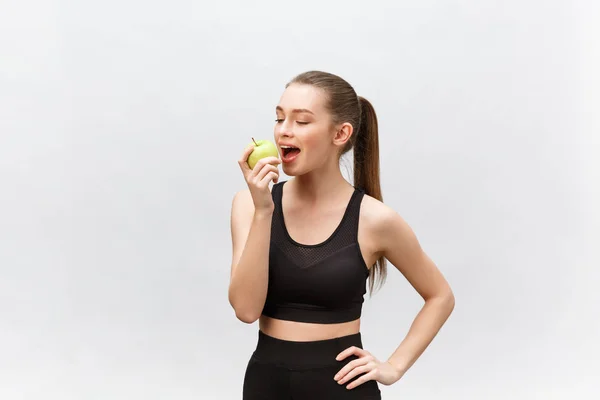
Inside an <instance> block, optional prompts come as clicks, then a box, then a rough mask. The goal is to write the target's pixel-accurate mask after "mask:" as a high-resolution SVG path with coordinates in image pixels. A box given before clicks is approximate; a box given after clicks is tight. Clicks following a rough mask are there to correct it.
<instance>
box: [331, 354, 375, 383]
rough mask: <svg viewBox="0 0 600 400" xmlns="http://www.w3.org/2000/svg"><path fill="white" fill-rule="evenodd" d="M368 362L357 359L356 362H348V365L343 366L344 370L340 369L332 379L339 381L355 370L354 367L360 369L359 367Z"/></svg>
mask: <svg viewBox="0 0 600 400" xmlns="http://www.w3.org/2000/svg"><path fill="white" fill-rule="evenodd" d="M368 362H369V360H367V359H366V358H357V359H356V360H353V361H350V362H349V363H348V364H346V365H344V368H342V369H340V371H339V372H338V373H337V374H335V376H334V377H333V379H335V380H336V381H337V380H340V379H342V378H345V376H346V374H347V373H349V372H350V371H352V370H353V369H355V368H356V367H360V366H361V365H365V364H366V363H368Z"/></svg>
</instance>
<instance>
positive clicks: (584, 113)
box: [0, 0, 600, 400]
mask: <svg viewBox="0 0 600 400" xmlns="http://www.w3.org/2000/svg"><path fill="white" fill-rule="evenodd" d="M0 4H1V7H0V182H1V186H0V398H2V399H7V400H9V399H10V400H12V399H36V400H37V399H42V398H44V399H49V398H52V399H54V398H56V399H61V400H65V399H78V400H80V399H86V400H88V399H90V400H92V399H110V400H117V399H127V400H130V399H240V398H241V384H242V378H243V373H244V370H245V366H246V362H247V359H248V357H249V355H250V353H251V352H252V350H253V346H254V345H255V341H256V337H257V325H256V324H254V325H244V324H243V323H241V322H239V321H238V320H236V318H235V316H234V313H233V311H232V309H231V308H230V306H229V304H228V302H227V285H228V281H229V267H230V257H231V242H230V231H229V212H230V206H231V199H232V197H233V194H234V193H235V192H236V191H238V190H240V189H242V188H243V187H244V185H245V183H244V181H243V178H242V176H241V173H240V171H239V168H238V165H237V162H236V161H237V159H238V157H239V155H240V153H241V151H242V149H243V147H244V146H245V145H246V144H247V143H248V142H249V140H250V137H251V136H254V137H256V138H267V139H270V138H272V135H273V123H274V121H273V120H274V118H275V113H274V107H275V105H276V104H277V102H278V100H279V96H280V95H281V93H282V91H283V88H284V85H285V83H286V82H287V81H288V80H289V79H291V78H292V77H293V76H294V75H296V74H297V73H300V72H303V71H305V70H308V69H321V70H325V71H329V72H333V73H336V74H338V75H341V76H342V77H344V78H345V79H347V80H348V81H349V82H350V83H351V84H353V85H354V87H355V88H356V90H357V92H358V93H359V94H360V95H362V96H365V97H366V98H368V99H370V100H371V101H372V103H373V104H374V106H375V108H376V110H377V112H378V116H379V122H380V143H381V168H382V188H383V195H384V201H385V202H386V203H387V204H389V205H390V206H392V207H393V208H394V209H396V210H397V211H398V212H399V213H400V214H401V215H402V216H403V217H404V218H405V219H406V220H407V221H408V222H409V223H410V224H411V226H412V227H413V229H414V230H415V232H416V233H417V235H418V237H419V239H420V240H421V243H422V245H423V247H424V248H425V249H426V251H427V252H428V253H429V255H430V256H431V257H432V258H433V259H434V261H435V262H436V263H437V264H438V266H439V267H440V269H441V270H442V272H443V273H444V275H445V276H446V277H447V279H448V280H449V281H450V283H451V285H452V287H453V289H454V292H455V296H456V308H455V311H454V313H453V314H452V316H451V317H450V319H449V320H448V322H447V324H446V325H445V326H444V327H443V329H442V330H441V331H440V333H439V335H438V336H437V337H436V339H435V340H434V342H433V343H432V344H431V345H430V347H429V348H428V349H427V350H426V352H425V353H424V354H423V356H422V357H421V358H420V359H419V360H418V361H417V363H416V364H415V365H414V366H413V368H412V369H411V370H409V372H408V373H407V374H406V375H405V376H404V378H403V379H402V380H401V381H399V382H398V383H396V384H394V385H393V386H390V387H384V386H382V387H381V389H382V392H383V395H384V399H457V400H466V399H490V400H491V399H508V398H510V399H544V400H551V399H569V400H571V399H596V398H598V397H600V395H599V393H600V388H599V384H598V376H600V365H599V361H598V360H599V359H600V349H599V346H598V339H599V338H600V323H599V322H598V308H599V307H598V304H599V300H600V295H599V294H598V289H599V283H600V274H599V272H598V270H599V267H600V252H599V244H600V212H599V211H598V204H600V191H599V186H600V185H599V182H600V163H599V161H598V156H599V154H600V152H599V151H598V150H599V145H600V139H599V136H600V117H599V114H600V113H599V111H600V96H599V89H600V80H599V74H598V71H600V48H599V46H598V38H599V37H600V29H599V28H598V21H599V20H600V9H599V6H598V2H596V1H592V0H590V1H567V0H564V1H559V0H548V1H542V0H538V1H534V0H520V1H514V0H509V1H492V0H444V1H442V0H437V1H433V0H421V1H418V2H417V1H410V2H409V1H391V0H390V1H371V2H358V1H345V2H341V1H328V2H327V1H312V0H308V1H307V0H305V1H302V2H280V1H262V2H250V1H220V2H209V3H207V2H203V1H197V0H196V1H191V0H189V1H175V0H174V1H169V2H166V1H162V2H159V1H139V0H119V1H116V0H106V1H102V2H86V1H74V0H72V1H66V0H64V1H60V0H46V1H25V0H22V1H1V2H0ZM350 165H351V159H346V160H345V166H344V168H345V170H346V169H347V167H349V166H350ZM347 176H350V175H349V174H348V175H347ZM389 271H390V274H389V279H388V281H387V283H386V285H385V286H384V287H383V289H382V290H380V291H379V292H377V293H376V294H375V295H374V296H373V297H372V298H368V297H367V299H366V300H367V301H366V303H365V306H364V314H363V315H364V318H363V325H362V326H363V328H362V333H363V338H364V344H365V347H366V348H367V349H368V350H370V351H371V352H372V353H373V354H375V355H376V356H377V357H379V358H381V359H385V358H387V357H388V356H389V355H390V354H391V353H392V352H393V350H394V349H395V348H396V346H397V345H398V344H399V343H400V342H401V340H402V339H403V337H404V335H405V334H406V332H407V330H408V328H409V326H410V323H411V322H412V320H413V318H414V316H415V315H416V313H417V312H418V310H419V308H420V307H421V305H422V301H421V299H420V298H419V297H418V295H417V294H416V292H415V291H414V290H413V289H412V288H411V287H410V285H408V283H407V282H406V281H405V280H404V279H403V278H402V276H401V274H400V273H398V272H397V271H396V270H395V269H394V268H393V266H390V270H389Z"/></svg>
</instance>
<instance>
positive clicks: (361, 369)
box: [338, 364, 373, 385]
mask: <svg viewBox="0 0 600 400" xmlns="http://www.w3.org/2000/svg"><path fill="white" fill-rule="evenodd" d="M372 369H373V366H372V365H370V364H365V365H361V366H359V367H356V368H354V369H353V370H352V371H350V372H348V373H347V374H346V376H344V377H343V378H342V379H340V380H339V381H338V383H339V384H340V385H343V384H344V383H346V382H349V381H350V380H351V379H352V378H354V377H355V376H357V375H360V374H364V373H366V372H369V371H371V370H372Z"/></svg>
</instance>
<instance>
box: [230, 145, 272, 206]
mask: <svg viewBox="0 0 600 400" xmlns="http://www.w3.org/2000/svg"><path fill="white" fill-rule="evenodd" d="M238 164H239V166H240V168H241V170H242V173H243V174H244V179H245V180H246V183H247V184H248V188H249V189H250V194H251V195H252V201H253V203H254V209H255V212H272V211H273V209H274V207H275V205H274V203H273V197H272V195H271V190H270V189H269V184H270V183H271V182H273V183H277V181H278V180H279V168H278V166H279V164H281V159H280V158H279V153H278V151H277V147H276V146H275V145H274V144H273V143H272V142H270V141H269V140H258V141H256V140H254V138H252V143H250V144H249V145H248V146H246V148H245V149H244V152H243V153H242V155H241V157H240V159H239V160H238Z"/></svg>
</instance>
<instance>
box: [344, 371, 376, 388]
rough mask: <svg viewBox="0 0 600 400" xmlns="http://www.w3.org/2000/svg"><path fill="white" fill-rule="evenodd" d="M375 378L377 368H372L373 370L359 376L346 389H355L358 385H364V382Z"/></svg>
mask: <svg viewBox="0 0 600 400" xmlns="http://www.w3.org/2000/svg"><path fill="white" fill-rule="evenodd" d="M374 379H375V370H371V372H369V373H366V374H364V375H363V376H361V377H360V378H358V379H357V380H355V381H353V382H352V383H350V384H349V385H348V386H346V389H354V388H355V387H357V386H358V385H362V384H363V383H365V382H367V381H371V380H374Z"/></svg>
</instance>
